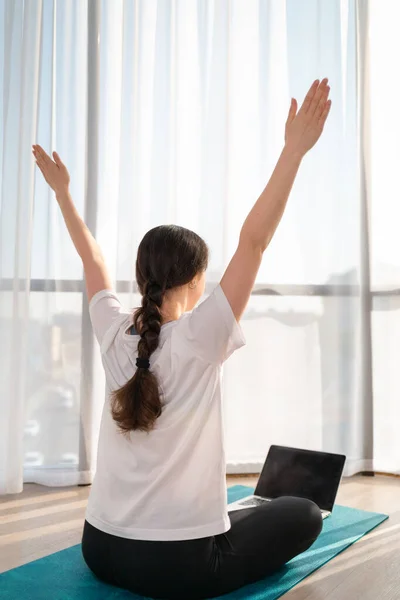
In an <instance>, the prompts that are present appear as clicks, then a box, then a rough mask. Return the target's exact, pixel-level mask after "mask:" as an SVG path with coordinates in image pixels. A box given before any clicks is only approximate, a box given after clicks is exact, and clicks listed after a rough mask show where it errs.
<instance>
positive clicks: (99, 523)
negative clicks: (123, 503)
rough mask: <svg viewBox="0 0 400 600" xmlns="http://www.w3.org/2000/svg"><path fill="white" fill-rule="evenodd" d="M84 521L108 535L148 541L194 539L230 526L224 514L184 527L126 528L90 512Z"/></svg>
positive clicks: (224, 530)
mask: <svg viewBox="0 0 400 600" xmlns="http://www.w3.org/2000/svg"><path fill="white" fill-rule="evenodd" d="M86 521H87V522H88V523H90V525H92V526H93V527H96V529H99V530H100V531H103V532H104V533H109V534H110V535H115V536H117V537H121V538H125V539H129V540H142V541H149V542H174V541H185V540H196V539H200V538H206V537H212V536H214V535H219V534H221V533H226V532H227V531H229V529H230V527H231V523H230V520H229V516H226V517H225V518H224V519H222V520H219V521H215V522H214V523H209V524H207V525H201V526H200V527H189V528H185V529H137V528H132V529H131V528H129V529H128V528H126V527H117V526H116V525H110V523H106V522H105V521H103V520H102V519H99V518H98V517H95V516H94V515H91V514H90V513H86Z"/></svg>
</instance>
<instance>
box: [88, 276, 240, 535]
mask: <svg viewBox="0 0 400 600" xmlns="http://www.w3.org/2000/svg"><path fill="white" fill-rule="evenodd" d="M90 314H91V319H92V323H93V328H94V330H95V333H96V335H97V338H98V340H99V343H100V346H101V354H102V360H103V364H104V369H105V373H106V387H107V392H106V403H105V407H104V411H103V417H102V425H101V431H100V439H99V451H98V464H97V473H96V477H95V481H94V484H93V488H92V491H91V495H90V500H89V505H88V511H87V520H88V521H89V523H91V524H92V525H93V526H95V527H98V528H100V529H102V530H103V531H105V532H107V533H111V534H113V535H117V536H123V537H126V538H132V539H144V540H185V539H194V538H200V537H206V536H208V535H216V534H218V533H222V532H225V531H227V530H228V529H229V519H228V516H227V510H226V489H225V454H224V448H223V432H222V408H221V382H220V378H221V365H222V363H223V362H224V360H226V358H228V356H229V355H230V354H231V353H232V352H233V351H234V350H235V349H237V348H239V347H240V346H242V345H243V343H244V340H243V336H242V334H241V331H240V328H239V326H238V324H237V322H236V319H235V317H234V315H233V313H232V310H231V308H230V305H229V303H228V301H227V300H226V298H225V295H224V293H223V291H222V289H221V287H220V286H218V287H217V288H216V289H215V290H214V292H213V293H212V294H211V295H210V296H209V298H207V300H205V301H204V302H203V303H202V304H201V305H200V306H199V307H198V308H196V309H195V310H194V311H193V312H192V313H185V314H184V315H182V317H181V318H180V319H178V320H176V321H171V322H169V323H166V324H165V325H163V326H162V327H161V332H160V336H159V343H158V347H157V349H156V350H155V351H154V352H153V354H152V356H151V371H152V372H153V373H154V374H155V375H156V377H157V381H158V382H159V385H160V391H161V399H162V404H163V410H162V413H161V415H160V417H158V419H157V420H156V421H155V426H154V429H152V430H151V431H150V432H145V431H132V432H130V433H128V434H123V433H122V432H121V431H120V430H119V429H118V427H117V424H116V422H115V421H114V420H113V418H112V415H111V410H110V408H111V398H112V392H113V391H115V390H116V389H119V388H120V387H121V386H123V385H124V384H125V383H126V382H127V381H128V380H129V379H131V377H132V375H133V374H134V372H135V370H136V366H135V360H136V357H137V345H138V339H139V337H138V336H137V335H131V333H130V328H131V325H132V314H130V313H128V312H124V311H123V310H122V308H121V306H120V304H119V301H118V299H117V297H116V296H115V295H114V294H113V293H112V292H110V291H102V292H99V293H98V294H96V295H95V296H94V297H93V299H92V301H91V303H90Z"/></svg>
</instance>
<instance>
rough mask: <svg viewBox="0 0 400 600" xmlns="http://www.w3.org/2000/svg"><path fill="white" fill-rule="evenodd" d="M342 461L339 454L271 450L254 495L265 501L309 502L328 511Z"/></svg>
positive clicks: (340, 474) (342, 464)
mask: <svg viewBox="0 0 400 600" xmlns="http://www.w3.org/2000/svg"><path fill="white" fill-rule="evenodd" d="M344 461H345V457H344V456H341V455H339V454H328V453H325V452H312V451H309V450H299V449H297V448H285V447H283V446H271V448H270V451H269V453H268V456H267V459H266V461H265V464H264V468H263V470H262V473H261V475H260V479H259V480H258V484H257V488H256V491H255V494H256V495H257V496H264V497H265V498H279V497H280V496H299V497H301V498H308V499H310V500H313V501H314V502H315V503H316V504H317V505H318V506H319V507H320V508H321V509H323V510H328V511H331V510H332V508H333V505H334V503H335V498H336V493H337V490H338V487H339V483H340V478H341V476H342V471H343V466H344Z"/></svg>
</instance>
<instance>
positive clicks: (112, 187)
mask: <svg viewBox="0 0 400 600" xmlns="http://www.w3.org/2000/svg"><path fill="white" fill-rule="evenodd" d="M393 2H394V3H395V0H393ZM393 2H392V4H393ZM358 4H360V3H358ZM382 4H387V5H388V4H390V2H388V0H385V2H382ZM391 8H392V9H393V6H391ZM375 10H376V11H377V12H379V9H378V8H377V4H375ZM393 10H394V9H393ZM383 22H384V18H383V17H381V21H379V20H378V23H381V28H382V27H384V24H383ZM357 24H358V25H360V14H359V13H358V12H357V3H356V2H355V0H324V1H322V0H303V1H302V2H301V3H300V2H298V0H286V1H284V0H215V1H214V0H136V1H135V0H102V1H100V0H71V1H70V2H60V1H59V2H57V1H56V0H36V1H35V2H30V1H25V2H24V1H23V0H3V2H2V3H1V4H0V93H1V98H2V100H1V102H0V111H1V112H0V186H1V199H0V201H1V213H0V228H1V240H0V248H1V256H0V261H1V262H0V275H1V286H0V327H1V344H2V346H1V348H2V361H1V370H0V374H1V379H0V385H1V388H0V391H1V397H0V403H1V404H0V413H1V425H0V450H1V454H0V492H3V493H4V492H16V491H18V490H20V489H22V483H23V481H36V482H39V483H44V484H48V485H69V484H77V483H83V484H85V483H90V482H91V480H92V477H93V472H94V470H95V457H96V443H97V434H98V424H99V419H100V415H101V410H102V406H103V396H104V394H103V391H104V378H103V374H102V368H101V364H100V360H99V354H98V351H97V348H96V345H95V343H94V340H93V336H92V333H91V330H90V323H89V321H88V314H87V305H86V300H85V298H84V294H83V281H82V269H81V265H80V262H79V260H78V257H77V256H76V254H75V251H74V249H73V247H72V244H71V242H70V240H69V239H68V235H67V233H66V230H65V227H64V225H63V223H62V219H61V216H60V213H59V210H58V207H57V206H56V204H55V201H54V199H53V197H52V195H51V194H50V193H49V191H48V189H47V188H46V185H45V184H44V183H43V181H42V180H41V179H40V177H37V173H35V172H34V169H33V165H32V161H31V157H30V145H31V143H33V142H34V141H38V142H39V143H41V144H42V145H43V146H44V147H46V148H49V149H50V148H57V150H58V152H59V153H60V154H61V156H62V157H63V159H64V160H65V162H66V163H67V165H68V166H69V168H70V171H71V176H72V193H73V196H74V198H75V202H76V204H77V206H78V208H79V210H80V211H81V213H82V214H83V215H84V216H85V219H86V221H87V223H88V224H89V226H90V227H91V229H92V230H93V232H94V233H95V235H96V237H97V239H98V240H99V242H100V244H101V246H102V248H103V250H104V253H105V255H106V257H107V259H108V263H109V266H110V268H111V271H112V274H113V278H114V280H115V285H116V288H117V291H118V292H119V294H120V295H121V299H122V300H123V301H124V302H125V303H126V304H127V306H128V307H134V306H136V305H137V304H138V301H139V299H138V296H137V295H136V294H135V286H134V283H133V279H134V260H135V250H136V247H137V244H138V242H139V241H140V238H141V236H142V235H143V233H144V232H145V231H146V230H147V229H149V228H150V227H152V226H154V225H156V224H160V223H165V222H175V223H178V224H182V225H185V226H186V227H190V228H193V229H195V230H196V231H197V232H198V233H199V234H201V235H202V236H203V237H204V238H205V239H206V241H207V242H208V243H209V245H210V247H211V250H212V257H211V265H210V272H209V287H210V288H212V287H213V285H215V283H216V282H217V281H218V278H219V276H220V275H221V274H222V272H223V269H224V267H225V266H226V264H227V262H228V260H229V258H230V255H231V254H232V252H233V251H234V249H235V245H236V242H237V239H238V233H239V229H240V226H241V223H242V221H243V219H244V217H245V215H246V213H247V212H248V210H249V209H250V207H251V205H252V203H253V202H254V200H255V199H256V197H257V195H258V193H259V192H260V190H261V189H262V187H263V186H264V185H265V183H266V180H267V178H268V176H269V174H270V172H271V169H272V167H273V164H274V161H275V160H276V158H277V156H278V154H279V152H280V149H281V147H282V139H283V126H284V121H285V118H286V113H287V110H288V106H289V100H290V96H295V97H297V98H299V99H301V97H302V96H303V94H304V93H305V91H306V89H307V87H308V85H309V83H310V82H311V81H312V80H313V79H315V78H316V77H321V76H324V75H328V76H329V77H330V80H331V85H332V90H333V100H334V108H333V110H332V115H331V118H330V121H329V125H328V127H327V130H326V133H325V135H324V138H323V139H322V141H321V143H320V144H319V146H318V150H315V151H314V152H313V153H312V155H310V156H309V157H308V158H307V159H306V161H305V163H304V165H303V167H302V170H301V173H300V175H299V178H298V181H297V183H296V185H295V189H294V191H293V194H292V197H291V200H290V203H289V206H288V209H287V212H286V214H285V216H284V219H283V222H282V224H281V226H280V228H279V231H278V233H277V235H276V237H275V239H274V240H273V242H272V244H271V247H270V248H269V250H268V253H267V255H266V257H265V260H264V263H263V266H262V269H261V270H260V273H259V277H258V280H257V286H256V289H255V293H254V295H253V296H252V299H251V302H250V305H249V309H248V311H247V313H246V315H245V318H244V320H243V329H244V331H245V334H246V336H247V340H248V345H247V347H246V348H245V349H243V350H241V351H240V352H239V353H238V354H237V356H234V357H233V358H232V359H231V361H230V362H229V363H228V365H227V368H226V371H225V379H224V382H225V383H224V385H225V417H226V419H225V421H226V438H227V461H228V470H231V471H236V472H238V471H253V472H254V470H258V468H259V467H260V465H261V464H262V462H263V460H264V457H265V453H266V451H267V449H268V447H269V445H270V444H271V443H282V444H290V445H297V446H303V447H309V448H317V449H318V448H323V449H325V450H332V451H340V452H344V453H346V454H347V456H348V468H347V472H348V473H354V472H356V471H360V470H371V469H373V468H379V469H380V470H388V471H398V470H399V465H400V448H399V447H398V445H399V443H398V442H397V441H396V434H395V418H396V417H397V416H398V415H397V411H398V409H397V403H396V402H395V398H396V394H397V392H396V390H397V387H398V385H399V384H398V382H397V379H396V376H395V373H396V372H397V371H395V367H394V364H393V360H394V359H393V356H394V348H395V347H396V336H395V331H396V329H395V328H396V326H397V323H396V324H395V322H394V318H395V315H396V314H397V313H396V310H397V303H396V296H393V298H391V299H388V297H387V296H384V299H382V297H381V296H379V297H376V298H375V303H374V305H373V308H374V309H375V310H376V312H375V311H374V312H373V317H372V325H373V336H372V340H373V350H372V349H371V343H370V342H371V335H370V327H369V326H370V312H369V302H370V300H371V297H372V296H371V293H370V291H371V287H370V281H371V282H372V284H373V285H374V286H375V284H377V278H376V276H375V270H374V264H375V263H374V260H375V258H374V257H375V256H378V254H374V252H375V247H374V248H373V250H372V251H371V257H372V274H371V277H369V270H368V269H367V268H366V267H367V266H368V264H369V263H368V260H367V259H368V250H369V247H368V243H367V242H368V238H367V237H366V235H365V234H366V227H365V226H364V224H365V222H366V221H365V217H366V214H367V213H366V208H368V209H369V210H370V211H371V210H375V211H377V213H378V215H379V216H378V217H376V219H377V222H378V226H377V228H376V230H375V229H374V227H375V217H374V219H371V221H370V222H371V230H372V233H371V236H372V241H374V235H375V234H376V235H377V236H379V235H380V234H379V233H378V232H382V231H384V229H383V227H385V223H386V220H387V222H389V223H390V224H391V227H392V229H391V231H392V232H393V236H394V231H395V229H394V222H393V221H392V220H391V218H392V217H391V216H390V215H391V209H392V205H394V202H395V198H394V194H392V195H389V194H386V195H385V198H384V199H383V201H382V202H383V204H382V203H381V201H380V199H379V200H378V198H376V199H375V196H376V197H377V196H378V193H379V190H380V185H381V184H380V183H377V184H376V185H377V186H378V187H377V188H376V189H375V188H373V193H372V200H371V194H369V195H368V200H369V202H370V203H371V202H372V207H373V208H372V209H371V205H368V206H367V204H366V196H365V194H362V193H360V177H359V173H360V171H359V164H360V160H359V155H360V152H359V150H360V148H359V144H358V139H359V138H358V133H357V131H358V128H359V107H360V95H358V94H357V87H358V89H361V86H360V56H361V55H362V54H363V53H362V52H361V50H360V43H359V42H360V35H357V31H358V32H359V33H360V27H357ZM374 32H375V33H374V35H377V36H379V35H381V34H382V30H379V26H378V25H375V29H374ZM362 36H364V37H362ZM361 37H362V39H365V31H364V30H362V31H361ZM371 47H372V48H373V43H372V46H371ZM387 50H388V52H389V40H387ZM385 56H386V55H385ZM363 60H364V59H363ZM382 60H386V58H384V59H383V58H382ZM393 60H394V59H393ZM375 71H376V72H375V75H374V76H375V77H376V78H377V79H379V81H381V80H382V77H383V75H382V72H383V71H380V68H379V65H377V66H376V69H375ZM371 73H372V75H373V74H374V69H373V68H372V70H371ZM362 91H363V94H362V98H364V95H365V94H364V87H363V88H362ZM374 101H376V102H377V103H378V105H379V108H378V109H377V110H380V107H381V106H382V104H383V103H384V96H379V98H378V97H377V96H376V95H375V96H374V95H372V96H371V102H372V105H373V102H374ZM379 103H380V104H379ZM378 105H377V106H378ZM385 110H386V113H385V115H384V116H383V117H382V118H387V116H388V111H387V109H386V108H385ZM377 123H378V124H377V125H376V133H375V135H376V136H379V135H380V133H379V132H380V124H379V122H377ZM361 125H362V126H363V127H365V124H364V123H361ZM378 142H379V144H382V139H380V140H378ZM377 154H378V156H379V157H380V161H381V163H382V153H381V151H380V150H378V149H377ZM393 156H394V155H393V154H392V158H393ZM393 160H394V159H393ZM380 169H381V170H380V171H379V175H378V176H377V177H380V178H381V179H380V180H379V181H381V182H382V181H384V180H385V177H386V176H385V174H384V173H385V171H384V170H385V169H386V163H385V162H383V166H382V165H381V167H380ZM386 181H387V180H385V185H386ZM374 189H375V191H374ZM374 194H375V195H374ZM392 198H393V201H392ZM375 202H376V204H375ZM385 203H386V204H385ZM383 205H384V206H385V209H384V210H383V212H384V213H385V214H384V215H382V212H381V206H383ZM370 214H372V213H370ZM385 219H386V220H385ZM392 223H393V225H392ZM379 227H380V229H379ZM383 237H384V236H383ZM393 239H397V238H393ZM392 251H393V247H390V244H389V243H388V245H387V246H386V250H385V252H386V254H385V259H384V260H385V261H386V264H388V263H389V264H393V254H392ZM389 252H390V256H389ZM396 265H397V261H395V266H396ZM376 272H380V270H379V269H377V271H376ZM396 276H397V271H396V269H393V270H392V271H391V274H390V277H389V279H386V280H385V282H384V285H386V288H385V289H389V288H390V289H391V287H390V286H395V285H396ZM374 289H375V288H374ZM382 302H383V303H384V308H386V307H389V308H390V309H391V312H390V313H389V312H385V313H382V310H381V309H382V306H383V305H382ZM382 315H383V316H382ZM389 318H390V319H391V321H390V323H389V320H388V319H389ZM389 328H390V338H389V339H390V347H389V344H388V343H387V339H386V332H387V330H388V329H389ZM388 353H390V359H389V358H388ZM371 365H373V370H372V369H371V368H370V366H371ZM372 392H374V396H373V395H372ZM373 400H374V402H373ZM378 404H379V407H378V406H377V405H378ZM385 439H386V440H388V439H390V440H391V443H390V447H389V446H387V445H385V441H384V440H385ZM374 441H375V444H374Z"/></svg>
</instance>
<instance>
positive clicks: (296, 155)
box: [282, 144, 304, 163]
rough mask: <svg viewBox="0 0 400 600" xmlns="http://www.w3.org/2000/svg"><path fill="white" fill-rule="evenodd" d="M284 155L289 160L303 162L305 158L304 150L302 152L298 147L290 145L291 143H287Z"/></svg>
mask: <svg viewBox="0 0 400 600" xmlns="http://www.w3.org/2000/svg"><path fill="white" fill-rule="evenodd" d="M282 156H284V157H285V158H287V159H288V160H292V161H294V162H298V163H301V161H302V160H303V158H304V152H301V151H300V150H298V149H297V148H294V147H293V146H290V144H285V146H284V148H283V151H282Z"/></svg>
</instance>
